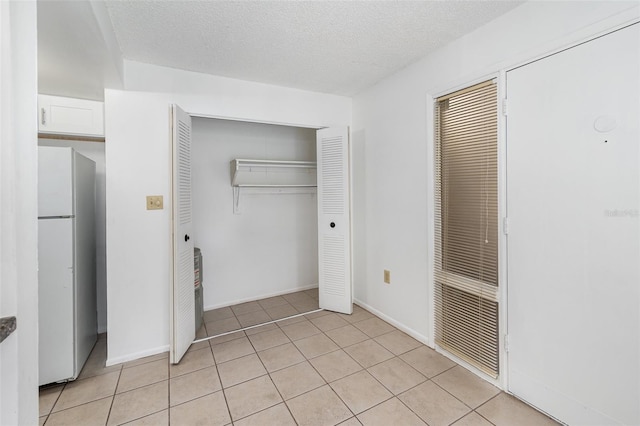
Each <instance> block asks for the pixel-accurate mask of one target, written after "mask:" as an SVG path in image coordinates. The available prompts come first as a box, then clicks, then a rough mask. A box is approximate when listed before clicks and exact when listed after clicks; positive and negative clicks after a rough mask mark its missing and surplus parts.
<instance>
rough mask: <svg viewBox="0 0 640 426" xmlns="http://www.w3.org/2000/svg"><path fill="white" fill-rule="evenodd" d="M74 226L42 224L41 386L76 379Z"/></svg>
mask: <svg viewBox="0 0 640 426" xmlns="http://www.w3.org/2000/svg"><path fill="white" fill-rule="evenodd" d="M73 222H74V219H71V218H67V219H40V220H38V251H39V254H38V257H39V261H38V263H39V268H38V305H39V306H38V311H39V318H38V324H39V327H40V330H39V348H38V351H39V360H40V362H39V364H40V377H39V384H40V385H44V384H47V383H51V382H57V381H60V380H65V379H68V378H71V377H73V376H74V326H73V316H74V303H73V302H74V301H73V298H74V294H73V293H74V288H73V287H74V270H73V225H74V223H73Z"/></svg>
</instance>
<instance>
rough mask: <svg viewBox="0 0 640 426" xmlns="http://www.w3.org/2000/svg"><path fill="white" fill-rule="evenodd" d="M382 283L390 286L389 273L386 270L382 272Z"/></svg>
mask: <svg viewBox="0 0 640 426" xmlns="http://www.w3.org/2000/svg"><path fill="white" fill-rule="evenodd" d="M384 282H385V283H387V284H391V272H390V271H389V270H387V269H385V270H384Z"/></svg>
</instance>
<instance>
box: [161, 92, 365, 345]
mask: <svg viewBox="0 0 640 426" xmlns="http://www.w3.org/2000/svg"><path fill="white" fill-rule="evenodd" d="M170 105H178V106H180V105H181V104H178V103H177V101H175V100H173V101H172V102H171V103H170ZM180 108H182V107H180ZM183 111H184V112H185V113H186V114H187V115H189V116H190V117H191V118H192V119H193V118H210V119H216V120H228V121H239V122H244V123H256V124H270V125H275V126H286V127H298V128H306V129H314V130H316V132H317V131H318V130H321V129H325V128H330V127H339V126H333V125H332V126H327V125H318V124H308V123H305V124H296V123H287V122H278V121H271V120H252V119H248V118H239V117H231V116H224V115H212V114H204V113H198V112H191V111H189V110H187V109H183ZM169 120H170V125H171V126H172V115H171V114H170V117H169ZM342 126H343V127H346V128H347V157H348V159H347V161H348V164H347V171H348V176H347V179H348V187H349V196H348V207H349V220H348V223H349V234H350V238H349V262H351V268H350V277H349V278H350V281H351V284H350V291H351V295H350V297H351V301H352V303H353V297H354V288H353V287H354V286H353V282H354V280H353V276H354V267H353V244H354V242H353V194H352V193H353V152H352V149H353V147H352V143H351V137H352V135H351V124H350V123H349V124H344V125H342ZM170 138H173V136H172V135H170ZM171 142H172V140H171ZM316 145H317V139H316ZM316 148H317V146H316ZM170 159H171V161H172V162H173V151H171V153H170ZM172 164H173V163H172ZM171 167H172V170H173V165H172V166H171ZM170 204H171V208H172V209H173V197H171V198H170ZM171 232H172V233H173V221H171ZM171 238H173V236H172V237H171ZM171 256H172V258H173V243H172V244H171ZM318 261H319V258H318ZM170 277H171V281H170V285H171V289H170V291H173V283H174V280H173V263H172V262H171V265H170ZM319 284H320V283H318V285H319ZM170 309H173V308H172V307H171V306H170ZM169 321H170V327H172V325H171V322H172V321H173V316H172V314H171V313H170V314H169ZM170 329H171V328H170ZM196 332H197V330H196ZM170 345H171V343H170Z"/></svg>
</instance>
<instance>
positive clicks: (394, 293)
mask: <svg viewBox="0 0 640 426" xmlns="http://www.w3.org/2000/svg"><path fill="white" fill-rule="evenodd" d="M637 16H638V3H637V2H626V3H619V2H528V3H525V4H523V5H522V6H519V7H518V8H516V9H514V10H513V11H511V12H509V13H507V14H505V15H503V16H501V17H499V18H498V19H496V20H494V21H492V22H490V23H488V24H487V25H485V26H483V27H481V28H479V29H478V30H476V31H474V32H473V33H470V34H468V35H467V36H464V37H462V38H460V39H458V40H457V41H455V42H453V43H451V44H449V45H447V46H445V47H443V48H442V49H440V50H438V51H436V52H434V53H433V54H431V55H430V56H428V57H426V58H424V59H423V60H421V61H420V62H418V63H416V64H414V65H412V66H410V67H408V68H406V69H404V70H403V71H400V72H398V73H397V74H395V75H393V76H391V77H389V78H387V79H385V80H383V81H381V82H380V83H378V84H377V85H375V86H373V87H371V88H370V89H368V90H366V91H364V92H363V93H361V94H359V95H358V96H356V97H355V98H354V108H353V110H354V112H353V127H352V132H353V142H354V148H353V149H354V154H355V159H354V167H355V170H354V194H355V195H354V202H355V205H354V217H355V219H356V220H355V230H354V239H355V241H354V247H355V249H354V250H355V256H354V257H355V259H354V263H355V265H354V266H355V271H354V274H355V299H356V301H359V302H361V303H363V304H365V305H367V306H369V307H371V308H373V309H375V310H377V311H378V312H379V313H380V314H382V315H384V316H386V317H387V318H389V319H390V320H392V321H394V322H396V324H398V325H399V326H401V327H402V328H404V329H405V330H406V331H408V332H411V333H412V334H413V335H414V336H415V337H418V338H420V339H421V340H423V341H425V342H426V341H428V340H429V337H430V334H431V327H432V323H431V317H432V313H431V311H430V310H431V305H430V302H429V297H430V292H431V288H432V280H431V277H430V273H429V268H430V258H431V253H430V252H429V233H430V230H431V226H432V221H433V211H432V206H431V198H430V196H429V195H428V194H430V186H431V185H432V175H433V167H432V162H431V161H432V160H431V154H432V152H433V140H432V139H433V138H432V120H431V119H430V117H431V116H432V106H431V105H430V104H428V103H427V95H438V94H440V93H442V92H443V91H445V90H450V89H456V88H459V87H461V85H465V84H469V83H472V82H474V80H477V79H479V78H482V77H484V76H487V75H494V74H495V73H497V72H498V71H500V70H501V69H505V68H506V67H508V66H513V65H516V64H519V63H522V62H523V61H525V60H527V59H532V58H535V57H538V56H540V55H543V54H545V53H548V52H550V51H552V50H555V49H558V48H561V47H563V46H566V45H567V44H569V43H571V42H577V41H580V40H583V39H584V38H586V37H588V36H589V35H592V34H599V33H601V32H602V31H604V30H605V29H607V28H610V27H613V26H615V25H618V24H620V23H623V22H628V21H629V20H631V19H633V18H634V17H637ZM383 269H389V270H390V271H391V285H385V284H384V283H383V271H382V270H383Z"/></svg>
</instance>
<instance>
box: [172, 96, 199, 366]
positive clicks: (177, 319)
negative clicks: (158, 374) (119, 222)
mask: <svg viewBox="0 0 640 426" xmlns="http://www.w3.org/2000/svg"><path fill="white" fill-rule="evenodd" d="M171 126H172V138H171V144H172V170H171V191H172V193H171V227H172V229H171V235H172V248H173V253H172V257H171V259H172V270H173V273H172V286H171V292H170V315H171V321H170V323H171V342H170V358H171V363H172V364H177V363H178V362H180V359H181V358H182V356H183V355H184V354H185V352H186V351H187V349H189V346H190V345H191V343H192V342H193V340H194V339H195V337H196V330H195V327H196V326H195V302H194V288H193V280H194V276H193V240H192V239H191V117H190V116H189V115H188V114H187V113H185V112H184V111H183V110H181V109H180V107H178V106H177V105H172V106H171Z"/></svg>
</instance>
